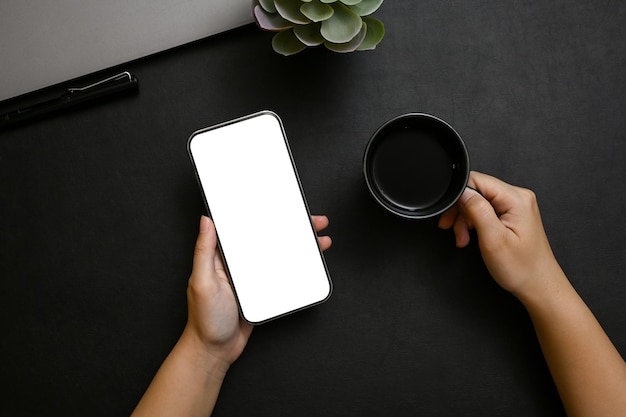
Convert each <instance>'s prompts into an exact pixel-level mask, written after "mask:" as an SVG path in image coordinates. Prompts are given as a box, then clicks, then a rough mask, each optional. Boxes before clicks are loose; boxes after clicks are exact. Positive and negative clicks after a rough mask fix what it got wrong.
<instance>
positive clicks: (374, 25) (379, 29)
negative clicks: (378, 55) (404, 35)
mask: <svg viewBox="0 0 626 417" xmlns="http://www.w3.org/2000/svg"><path fill="white" fill-rule="evenodd" d="M363 24H364V25H367V34H366V35H365V39H363V42H362V43H361V45H359V47H358V48H357V50H359V51H367V50H371V49H375V48H376V45H378V43H379V42H380V41H381V40H382V39H383V37H384V36H385V25H384V24H383V22H381V21H380V20H378V19H375V18H373V17H364V18H363Z"/></svg>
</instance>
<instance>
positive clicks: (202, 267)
mask: <svg viewBox="0 0 626 417" xmlns="http://www.w3.org/2000/svg"><path fill="white" fill-rule="evenodd" d="M216 246H217V235H216V233H215V226H214V225H213V222H212V221H211V219H209V218H208V217H207V216H202V217H201V218H200V227H199V230H198V239H197V240H196V247H195V249H194V256H193V269H194V271H198V272H200V273H203V274H204V273H206V272H210V271H211V270H213V269H215V247H216Z"/></svg>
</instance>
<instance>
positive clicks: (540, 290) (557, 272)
mask: <svg viewBox="0 0 626 417" xmlns="http://www.w3.org/2000/svg"><path fill="white" fill-rule="evenodd" d="M572 290H573V287H572V286H571V284H570V282H569V280H568V279H567V277H566V276H565V273H564V272H563V270H562V269H561V267H560V266H559V264H558V263H557V262H556V260H554V262H551V263H550V264H549V265H546V266H545V267H544V268H542V269H541V270H540V271H538V272H537V273H536V274H535V276H534V277H533V278H532V279H529V280H528V281H527V283H526V285H524V286H522V287H521V288H518V289H517V290H516V291H514V292H512V293H513V295H514V296H515V297H517V299H519V300H520V302H521V303H522V304H523V305H524V306H525V307H526V309H527V310H531V309H534V308H537V307H542V306H544V307H545V306H549V305H551V304H553V303H554V302H558V300H561V299H562V298H563V297H565V296H567V295H568V294H569V293H570V292H571V291H572Z"/></svg>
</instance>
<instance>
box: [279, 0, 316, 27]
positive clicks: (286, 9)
mask: <svg viewBox="0 0 626 417" xmlns="http://www.w3.org/2000/svg"><path fill="white" fill-rule="evenodd" d="M274 4H275V5H276V11H278V13H279V14H280V15H281V16H282V17H284V18H285V19H287V20H289V21H290V22H293V23H296V24H298V25H306V24H307V23H310V22H311V20H310V19H309V18H307V17H306V16H305V15H303V14H302V12H301V11H300V5H301V2H300V1H293V0H274Z"/></svg>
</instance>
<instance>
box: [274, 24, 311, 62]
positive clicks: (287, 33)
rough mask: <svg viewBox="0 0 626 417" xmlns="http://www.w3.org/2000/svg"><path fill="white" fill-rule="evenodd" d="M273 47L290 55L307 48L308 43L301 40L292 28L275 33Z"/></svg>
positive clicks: (282, 53) (280, 52)
mask: <svg viewBox="0 0 626 417" xmlns="http://www.w3.org/2000/svg"><path fill="white" fill-rule="evenodd" d="M272 48H274V51H276V52H278V53H279V54H281V55H285V56H288V55H293V54H297V53H298V52H300V51H302V50H304V49H306V45H305V44H303V43H302V42H300V40H299V39H298V38H297V37H296V35H295V33H294V32H293V30H292V29H287V30H283V31H282V32H278V33H277V34H276V35H274V37H273V38H272Z"/></svg>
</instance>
